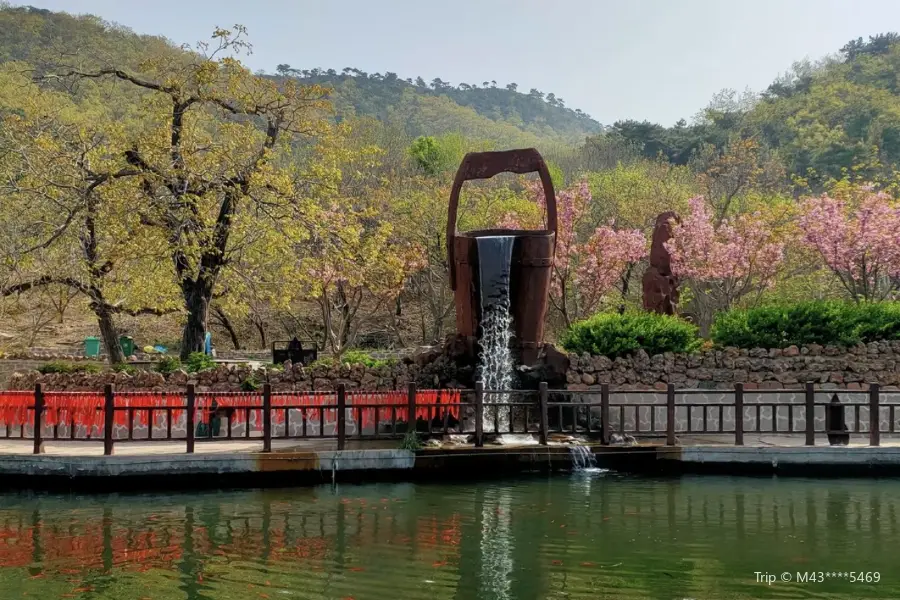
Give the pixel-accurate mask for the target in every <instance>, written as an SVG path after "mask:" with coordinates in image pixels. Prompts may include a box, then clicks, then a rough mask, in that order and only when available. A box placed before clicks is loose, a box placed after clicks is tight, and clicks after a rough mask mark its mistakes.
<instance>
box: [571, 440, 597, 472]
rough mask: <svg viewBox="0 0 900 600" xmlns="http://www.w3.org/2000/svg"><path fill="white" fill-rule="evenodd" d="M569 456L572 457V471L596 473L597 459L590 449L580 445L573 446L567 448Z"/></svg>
mask: <svg viewBox="0 0 900 600" xmlns="http://www.w3.org/2000/svg"><path fill="white" fill-rule="evenodd" d="M569 454H571V455H572V470H573V471H596V470H598V469H597V458H596V457H595V456H594V453H593V452H591V449H590V448H588V447H587V446H582V445H581V444H573V445H571V446H569Z"/></svg>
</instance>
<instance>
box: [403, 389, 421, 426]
mask: <svg viewBox="0 0 900 600" xmlns="http://www.w3.org/2000/svg"><path fill="white" fill-rule="evenodd" d="M417 393H418V392H417V390H416V384H415V382H412V381H411V382H409V385H407V386H406V430H407V432H409V431H415V430H416V395H417Z"/></svg>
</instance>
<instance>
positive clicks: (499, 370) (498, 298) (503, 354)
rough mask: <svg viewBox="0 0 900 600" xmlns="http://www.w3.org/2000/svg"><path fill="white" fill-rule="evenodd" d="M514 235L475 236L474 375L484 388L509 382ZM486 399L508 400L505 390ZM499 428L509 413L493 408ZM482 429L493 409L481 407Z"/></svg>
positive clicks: (491, 420)
mask: <svg viewBox="0 0 900 600" xmlns="http://www.w3.org/2000/svg"><path fill="white" fill-rule="evenodd" d="M515 239H516V238H515V237H514V236H510V235H500V236H487V237H479V238H477V240H476V241H477V244H478V265H479V269H480V270H479V274H478V275H479V289H480V291H481V339H480V340H479V345H480V347H481V350H480V353H479V357H478V359H479V360H478V379H479V381H480V382H481V383H482V385H484V389H486V390H509V389H511V388H512V385H513V361H512V354H511V353H510V348H509V344H510V341H511V339H512V316H510V314H509V308H510V297H509V273H510V269H511V266H512V250H513V242H515ZM485 401H486V402H498V403H506V402H509V397H508V394H491V395H489V396H487V397H486V398H485ZM497 417H498V421H499V423H498V424H497V425H498V428H499V430H500V431H505V430H507V429H508V427H509V418H510V414H509V411H508V410H503V409H502V408H501V409H500V410H498V411H497ZM484 426H485V430H487V431H491V430H493V428H494V411H493V409H488V410H485V414H484Z"/></svg>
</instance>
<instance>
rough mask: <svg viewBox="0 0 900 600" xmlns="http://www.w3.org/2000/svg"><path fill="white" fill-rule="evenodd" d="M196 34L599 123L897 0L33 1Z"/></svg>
mask: <svg viewBox="0 0 900 600" xmlns="http://www.w3.org/2000/svg"><path fill="white" fill-rule="evenodd" d="M12 4H30V5H32V6H36V7H39V8H47V9H50V10H62V11H66V12H69V13H73V14H82V13H91V14H95V15H98V16H100V17H102V18H103V19H105V20H107V21H113V22H116V23H119V24H121V25H125V26H127V27H129V28H131V29H133V30H134V31H136V32H139V33H148V34H157V35H163V36H165V37H167V38H169V39H170V40H172V41H174V42H176V43H178V44H182V43H194V42H196V41H198V40H202V39H207V38H208V37H209V34H210V33H211V32H212V30H213V28H214V27H216V26H222V27H227V26H230V25H233V24H236V23H237V24H241V25H244V26H246V27H247V28H248V30H249V36H250V41H251V43H252V44H253V54H252V55H250V56H248V57H246V59H245V60H244V62H245V64H247V65H248V66H249V67H251V68H252V69H254V70H257V69H264V70H266V71H268V72H274V70H275V67H276V65H278V64H281V63H287V64H289V65H291V66H292V67H294V68H298V69H311V68H314V67H319V68H323V69H328V68H334V69H336V70H338V71H340V70H341V69H343V68H344V67H355V68H358V69H361V70H363V71H366V72H368V73H375V72H380V73H384V72H386V71H392V72H395V73H397V74H398V75H399V76H400V77H401V78H403V79H405V78H407V77H412V78H415V77H417V76H422V77H423V78H424V79H425V80H426V81H431V80H432V79H433V78H435V77H440V78H441V79H443V80H444V81H449V82H451V83H453V84H457V83H460V82H465V83H470V84H472V83H477V84H478V85H481V83H482V82H483V81H491V80H496V81H497V84H498V85H506V84H507V83H509V82H515V83H517V84H518V85H519V90H520V91H523V90H524V91H527V90H529V89H531V88H537V89H539V90H541V91H542V92H545V93H547V92H553V93H554V94H556V96H557V97H559V98H563V99H564V100H565V101H566V105H567V106H569V107H570V108H580V109H582V110H584V111H585V112H587V113H588V114H590V115H591V116H592V117H594V118H595V119H597V120H598V121H600V122H601V123H603V124H611V123H613V122H614V121H616V120H620V119H637V120H645V119H646V120H649V121H654V122H658V123H661V124H663V125H672V124H673V123H675V121H677V120H678V119H680V118H685V119H687V120H688V121H690V120H691V118H692V117H693V116H694V115H696V114H697V113H698V111H700V110H701V109H703V108H704V107H705V106H706V105H707V104H708V103H709V101H710V99H711V98H712V96H713V95H714V94H715V93H717V92H719V91H720V90H723V89H726V88H731V89H735V90H738V91H743V90H745V89H747V88H749V89H750V90H753V91H757V92H759V91H763V90H765V88H766V87H767V86H768V85H769V84H770V83H771V82H772V81H773V79H775V77H776V76H778V75H779V74H780V73H783V72H784V71H786V70H788V69H789V68H790V67H791V64H792V63H793V62H794V61H796V60H800V59H803V58H810V59H813V60H815V59H818V58H821V57H823V56H825V55H828V54H832V53H835V52H837V50H838V49H840V48H841V46H843V45H844V44H845V43H847V41H849V40H851V39H855V38H857V37H864V38H866V37H868V36H869V35H874V34H876V33H882V32H885V31H897V30H900V1H898V0H856V1H850V0H753V1H749V0H617V1H612V0H555V1H554V2H546V1H543V2H541V1H538V0H449V1H442V0H254V1H248V0H151V1H150V2H132V1H130V0H28V1H26V2H16V1H14V2H12Z"/></svg>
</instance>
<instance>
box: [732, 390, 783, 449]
mask: <svg viewBox="0 0 900 600" xmlns="http://www.w3.org/2000/svg"><path fill="white" fill-rule="evenodd" d="M791 427H793V425H792V426H791ZM734 445H735V446H743V445H744V384H743V383H736V384H734Z"/></svg>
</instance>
